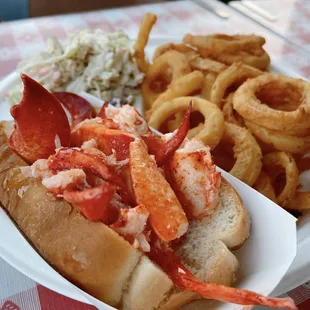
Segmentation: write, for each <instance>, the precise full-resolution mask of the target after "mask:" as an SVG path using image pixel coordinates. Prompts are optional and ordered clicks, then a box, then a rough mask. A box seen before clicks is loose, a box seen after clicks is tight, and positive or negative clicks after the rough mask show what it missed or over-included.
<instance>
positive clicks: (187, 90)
mask: <svg viewBox="0 0 310 310" xmlns="http://www.w3.org/2000/svg"><path fill="white" fill-rule="evenodd" d="M203 80H204V76H203V74H202V73H201V72H200V71H193V72H191V73H189V74H187V75H184V76H182V77H180V78H179V79H177V80H176V81H175V82H174V83H172V84H170V85H169V86H168V88H167V90H166V91H165V92H164V93H162V94H161V95H160V96H159V97H158V98H157V99H156V100H155V101H154V103H153V104H152V108H151V109H150V110H149V111H147V112H146V119H147V120H148V119H149V118H150V116H151V114H152V113H153V111H154V110H156V109H157V108H158V107H159V106H160V105H161V104H162V103H164V102H166V101H169V100H172V99H174V98H177V97H183V96H189V95H192V94H193V93H195V92H197V91H198V90H200V89H201V87H202V84H203ZM181 119H182V118H181Z"/></svg>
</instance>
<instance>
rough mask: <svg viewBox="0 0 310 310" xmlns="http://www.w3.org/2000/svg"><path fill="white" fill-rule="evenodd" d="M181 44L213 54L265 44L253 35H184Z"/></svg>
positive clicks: (263, 40) (232, 51)
mask: <svg viewBox="0 0 310 310" xmlns="http://www.w3.org/2000/svg"><path fill="white" fill-rule="evenodd" d="M183 42H184V43H186V44H190V45H192V46H195V47H197V48H200V49H203V50H211V51H213V52H215V53H235V52H236V51H239V50H240V49H241V50H242V49H252V48H256V47H257V46H262V45H264V44H265V43H266V40H265V39H264V38H263V37H260V36H255V35H232V36H230V35H226V34H214V35H207V36H200V35H197V36H195V35H191V34H187V35H185V37H184V39H183Z"/></svg>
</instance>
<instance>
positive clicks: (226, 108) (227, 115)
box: [222, 93, 244, 127]
mask: <svg viewBox="0 0 310 310" xmlns="http://www.w3.org/2000/svg"><path fill="white" fill-rule="evenodd" d="M233 95H234V94H233V93H231V94H229V95H228V97H227V98H226V100H225V103H224V105H223V108H222V111H223V115H224V120H225V122H227V123H231V124H235V125H238V126H240V127H244V120H243V119H242V117H241V116H240V115H239V114H238V113H237V112H236V111H235V110H234V108H233Z"/></svg>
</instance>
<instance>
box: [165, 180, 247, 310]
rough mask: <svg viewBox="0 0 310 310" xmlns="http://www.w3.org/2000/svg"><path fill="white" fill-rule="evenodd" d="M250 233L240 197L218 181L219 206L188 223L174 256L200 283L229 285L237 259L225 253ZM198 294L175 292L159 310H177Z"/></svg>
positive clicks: (236, 265)
mask: <svg viewBox="0 0 310 310" xmlns="http://www.w3.org/2000/svg"><path fill="white" fill-rule="evenodd" d="M249 234H250V220H249V217H248V214H247V211H246V209H245V207H244V205H243V202H242V200H241V198H240V196H239V195H238V194H237V192H236V191H235V189H234V188H233V187H232V186H231V185H230V184H229V183H228V182H227V181H225V180H224V179H223V178H222V183H221V189H220V199H219V204H218V206H217V208H216V209H215V211H214V212H213V213H212V215H211V216H206V217H204V218H203V219H201V220H195V221H191V222H190V226H189V230H188V232H187V234H186V236H185V240H184V243H182V245H181V246H180V247H179V248H178V250H177V254H178V255H180V256H181V257H182V261H183V263H184V265H185V266H186V267H187V268H188V269H189V270H190V271H191V272H192V273H193V274H194V275H195V276H196V277H197V278H198V279H199V280H201V281H204V282H211V283H218V284H224V285H228V286H229V285H231V284H232V283H233V282H234V280H235V275H236V272H237V269H238V260H237V258H236V257H235V256H234V255H233V253H232V252H231V251H230V250H229V248H230V249H231V248H236V247H239V246H241V245H242V244H243V243H244V242H245V240H246V239H247V238H248V236H249ZM198 298H200V297H199V296H198V295H196V294H194V293H189V292H179V291H177V290H175V291H174V292H173V294H171V296H170V298H169V299H167V300H166V301H165V303H163V304H162V307H161V308H160V309H161V310H163V309H167V310H168V309H179V308H180V307H181V306H183V305H184V304H187V303H189V302H190V301H192V300H194V299H198Z"/></svg>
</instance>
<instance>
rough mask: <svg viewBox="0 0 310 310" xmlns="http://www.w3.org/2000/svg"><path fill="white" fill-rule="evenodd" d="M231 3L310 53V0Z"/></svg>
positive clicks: (248, 0) (246, 0)
mask: <svg viewBox="0 0 310 310" xmlns="http://www.w3.org/2000/svg"><path fill="white" fill-rule="evenodd" d="M230 5H231V6H232V7H234V8H236V9H237V10H239V11H240V12H243V13H244V14H246V15H247V16H249V17H251V18H252V19H253V20H255V21H257V22H258V23H260V24H261V25H263V26H265V27H267V28H268V29H270V30H272V31H274V32H275V33H277V34H279V35H280V36H282V37H283V38H285V39H286V40H289V41H291V42H292V43H293V44H296V45H297V46H298V47H299V48H300V50H301V51H303V52H307V53H310V22H309V21H310V1H309V0H242V1H232V2H230Z"/></svg>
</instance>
